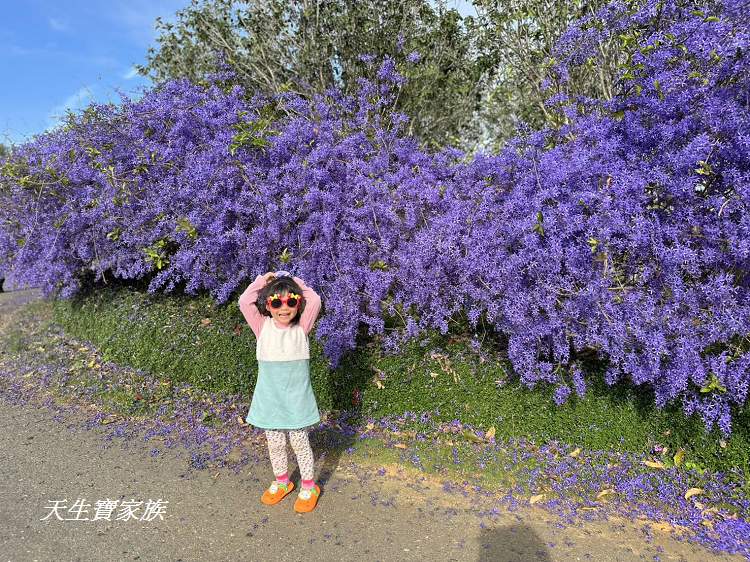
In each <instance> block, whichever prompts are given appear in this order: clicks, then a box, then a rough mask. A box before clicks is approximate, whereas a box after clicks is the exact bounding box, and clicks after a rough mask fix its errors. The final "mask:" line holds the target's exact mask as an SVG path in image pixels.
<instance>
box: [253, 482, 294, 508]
mask: <svg viewBox="0 0 750 562" xmlns="http://www.w3.org/2000/svg"><path fill="white" fill-rule="evenodd" d="M292 490H294V482H292V481H291V480H290V481H289V483H288V484H282V483H281V482H277V481H276V480H274V481H273V483H272V484H271V485H270V486H269V487H268V489H267V490H266V491H265V492H263V496H261V498H260V501H262V502H263V503H264V504H266V505H273V504H275V503H279V502H280V501H281V500H283V499H284V498H285V497H286V496H288V495H289V494H291V493H292Z"/></svg>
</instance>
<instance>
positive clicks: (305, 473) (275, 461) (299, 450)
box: [265, 429, 314, 480]
mask: <svg viewBox="0 0 750 562" xmlns="http://www.w3.org/2000/svg"><path fill="white" fill-rule="evenodd" d="M307 432H308V429H289V430H274V429H266V430H265V433H266V439H267V441H268V454H269V455H270V457H271V467H272V468H273V474H274V476H281V475H282V474H284V473H285V472H286V471H287V455H286V434H287V433H289V441H290V442H291V444H292V449H294V454H295V455H296V456H297V464H298V465H299V471H300V475H301V476H302V480H312V479H313V460H314V458H313V452H312V447H310V439H309V437H308V435H307Z"/></svg>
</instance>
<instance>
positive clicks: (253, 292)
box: [239, 275, 266, 338]
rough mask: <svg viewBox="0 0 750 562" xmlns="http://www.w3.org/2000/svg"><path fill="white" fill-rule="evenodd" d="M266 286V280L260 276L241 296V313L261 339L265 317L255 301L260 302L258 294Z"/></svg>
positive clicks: (256, 335)
mask: <svg viewBox="0 0 750 562" xmlns="http://www.w3.org/2000/svg"><path fill="white" fill-rule="evenodd" d="M265 286H266V279H265V277H263V276H262V275H258V276H257V277H256V278H255V281H253V282H252V283H250V285H248V287H247V289H245V292H244V293H242V294H241V295H240V299H239V302H240V311H242V315H243V316H244V317H245V320H247V323H248V324H250V327H251V328H252V330H253V333H254V334H255V337H256V338H257V337H260V329H261V328H262V327H263V321H264V319H265V317H264V316H263V315H262V314H261V313H260V311H259V310H258V307H257V306H255V301H256V300H258V293H259V292H260V290H261V289H262V288H263V287H265Z"/></svg>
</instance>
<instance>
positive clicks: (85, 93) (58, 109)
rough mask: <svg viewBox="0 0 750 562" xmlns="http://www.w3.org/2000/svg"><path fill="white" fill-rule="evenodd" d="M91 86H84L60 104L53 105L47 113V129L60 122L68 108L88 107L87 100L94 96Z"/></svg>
mask: <svg viewBox="0 0 750 562" xmlns="http://www.w3.org/2000/svg"><path fill="white" fill-rule="evenodd" d="M92 97H93V96H92V93H91V89H90V87H89V86H84V87H83V88H81V89H79V90H78V91H77V92H76V93H74V94H71V95H70V96H68V97H67V98H66V99H65V101H64V102H62V103H61V104H60V105H56V106H55V107H53V108H52V109H51V110H50V112H49V115H47V130H49V129H52V128H54V127H56V126H57V125H59V124H60V122H61V121H62V118H63V117H64V116H65V113H66V111H67V110H70V111H78V110H81V109H83V108H84V107H86V105H87V104H86V102H87V101H88V100H90V99H91V98H92Z"/></svg>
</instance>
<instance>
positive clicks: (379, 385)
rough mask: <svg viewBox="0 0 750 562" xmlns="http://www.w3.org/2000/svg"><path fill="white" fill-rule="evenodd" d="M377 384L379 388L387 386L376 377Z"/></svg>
mask: <svg viewBox="0 0 750 562" xmlns="http://www.w3.org/2000/svg"><path fill="white" fill-rule="evenodd" d="M375 386H377V387H378V388H385V387H384V386H383V383H382V382H380V381H379V380H378V379H375Z"/></svg>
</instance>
